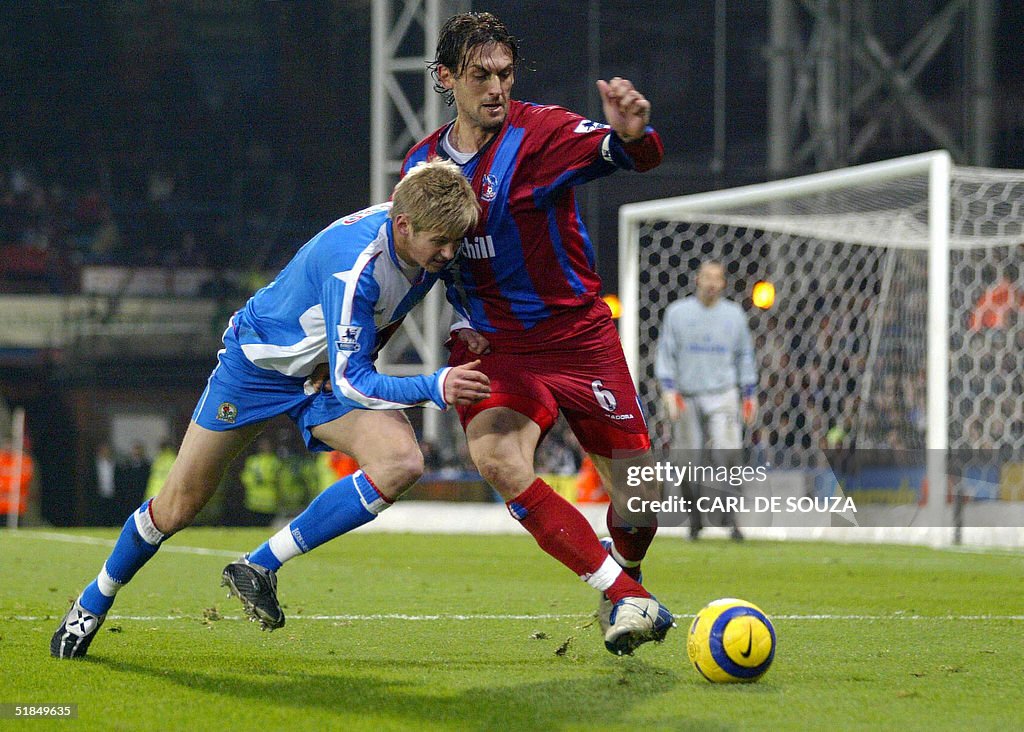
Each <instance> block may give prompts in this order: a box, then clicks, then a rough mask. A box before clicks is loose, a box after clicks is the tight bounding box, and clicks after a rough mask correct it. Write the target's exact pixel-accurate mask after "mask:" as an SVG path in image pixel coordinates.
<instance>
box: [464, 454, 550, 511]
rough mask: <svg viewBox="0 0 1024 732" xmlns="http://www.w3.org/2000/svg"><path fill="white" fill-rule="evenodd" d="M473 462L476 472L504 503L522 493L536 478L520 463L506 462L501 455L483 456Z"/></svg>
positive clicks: (515, 461)
mask: <svg viewBox="0 0 1024 732" xmlns="http://www.w3.org/2000/svg"><path fill="white" fill-rule="evenodd" d="M474 462H475V463H476V469H477V472H479V473H480V475H481V476H482V477H483V479H484V480H486V481H487V482H488V484H490V485H491V486H492V487H493V488H494V490H496V491H498V493H499V494H500V495H501V497H502V498H503V499H505V500H506V501H509V500H512V499H513V498H515V497H516V496H517V495H519V494H520V493H522V492H523V490H524V489H525V488H527V487H529V485H530V483H532V482H533V480H534V479H535V478H536V476H535V475H534V474H533V471H532V470H531V469H530V468H528V467H527V466H525V465H523V464H522V463H521V462H520V461H517V460H508V459H505V458H503V457H502V456H501V455H484V456H481V457H480V458H479V459H477V460H475V461H474Z"/></svg>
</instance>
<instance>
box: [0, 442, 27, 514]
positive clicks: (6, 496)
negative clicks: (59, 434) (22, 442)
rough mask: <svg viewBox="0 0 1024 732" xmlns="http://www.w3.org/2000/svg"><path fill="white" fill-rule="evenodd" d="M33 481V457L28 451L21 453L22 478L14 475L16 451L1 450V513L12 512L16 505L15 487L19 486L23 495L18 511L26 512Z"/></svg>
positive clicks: (19, 501)
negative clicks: (30, 485) (29, 488)
mask: <svg viewBox="0 0 1024 732" xmlns="http://www.w3.org/2000/svg"><path fill="white" fill-rule="evenodd" d="M31 482H32V458H31V457H29V455H28V453H22V454H21V476H20V479H18V478H16V476H15V475H14V453H13V452H11V451H10V450H0V514H6V513H10V511H11V508H13V506H14V490H13V489H14V487H15V486H18V489H19V492H20V493H21V497H20V498H19V499H18V513H19V514H24V513H25V509H26V508H27V507H28V486H29V483H31Z"/></svg>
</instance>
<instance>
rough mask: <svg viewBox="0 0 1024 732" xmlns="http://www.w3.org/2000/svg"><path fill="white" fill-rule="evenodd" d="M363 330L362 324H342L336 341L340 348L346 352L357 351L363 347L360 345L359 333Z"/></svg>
mask: <svg viewBox="0 0 1024 732" xmlns="http://www.w3.org/2000/svg"><path fill="white" fill-rule="evenodd" d="M362 332H363V329H362V327H361V326H358V325H345V324H344V323H342V324H340V325H339V326H338V340H336V341H335V344H336V345H337V346H338V350H339V351H342V352H344V353H356V352H357V351H358V350H359V349H360V348H361V346H360V345H359V334H360V333H362Z"/></svg>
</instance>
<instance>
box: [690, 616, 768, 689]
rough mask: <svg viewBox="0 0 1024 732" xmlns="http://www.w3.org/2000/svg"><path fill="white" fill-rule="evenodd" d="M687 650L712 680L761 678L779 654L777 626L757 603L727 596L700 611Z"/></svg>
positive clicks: (715, 681)
mask: <svg viewBox="0 0 1024 732" xmlns="http://www.w3.org/2000/svg"><path fill="white" fill-rule="evenodd" d="M686 651H687V653H688V654H689V656H690V660H691V661H693V665H694V666H695V667H696V668H697V671H699V672H700V675H701V676H703V677H704V678H705V679H707V680H708V681H711V682H713V683H718V684H721V683H732V682H751V681H757V680H758V679H759V678H761V677H762V676H764V673H765V671H767V670H768V667H769V666H771V665H772V659H774V658H775V628H774V627H772V621H771V620H769V619H768V616H767V615H765V614H764V612H763V611H762V610H761V608H759V607H757V605H754V604H753V603H749V602H747V601H746V600H737V599H736V598H734V597H726V598H723V599H721V600H715V601H714V602H710V603H708V604H707V605H706V606H705V607H704V608H703V609H702V610H701V611H700V612H699V613H697V617H695V618H694V619H693V623H692V624H691V625H690V633H689V635H688V636H687V638H686Z"/></svg>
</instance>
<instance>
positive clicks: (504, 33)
mask: <svg viewBox="0 0 1024 732" xmlns="http://www.w3.org/2000/svg"><path fill="white" fill-rule="evenodd" d="M517 61H518V42H517V40H516V39H515V38H514V37H512V35H511V34H510V33H509V32H508V29H507V28H506V26H505V25H504V23H502V22H501V21H500V20H499V19H498V18H496V17H495V16H493V15H491V14H490V13H463V14H459V15H455V16H453V17H452V18H450V19H449V20H448V21H447V23H446V24H445V25H444V27H443V28H442V30H441V34H440V37H439V39H438V44H437V53H436V55H435V60H434V63H433V65H432V66H433V69H434V74H435V79H436V82H437V83H436V85H435V88H436V89H437V91H439V92H442V93H443V94H444V95H445V96H446V99H447V101H448V102H449V103H452V102H454V104H455V107H456V111H457V116H456V119H455V120H454V121H453V122H452V123H450V124H447V125H445V126H443V127H441V128H440V129H439V130H437V131H435V132H434V133H432V134H431V135H429V136H427V137H426V138H425V139H423V140H422V141H421V142H419V143H418V144H417V145H416V146H415V147H413V148H412V150H411V151H410V152H409V154H408V156H407V158H406V160H405V164H404V166H403V172H407V171H408V170H409V169H411V167H412V166H414V165H416V164H417V163H419V162H421V161H423V160H426V159H429V158H430V157H432V156H434V155H437V156H440V157H445V158H450V159H451V160H453V161H455V162H456V163H458V164H459V165H460V166H461V167H462V171H463V173H464V174H465V175H466V177H467V178H469V179H470V181H471V182H472V185H473V189H474V190H475V191H476V193H477V198H478V201H479V203H480V206H481V209H482V214H481V216H480V220H479V223H478V225H477V227H476V229H475V230H473V231H471V232H470V233H469V234H468V235H467V236H466V238H465V240H464V241H463V244H462V247H461V249H460V253H459V256H458V257H457V258H456V261H455V262H454V263H453V264H452V265H451V266H450V267H449V268H448V269H447V270H446V271H445V272H444V273H443V274H442V277H443V278H444V280H445V283H446V285H447V293H448V299H449V301H450V302H451V303H452V305H453V306H454V308H455V310H456V312H457V313H458V314H459V315H460V316H461V319H460V322H458V323H457V324H456V325H455V326H453V328H452V330H453V335H454V337H453V339H452V341H451V358H450V361H449V363H450V364H452V365H455V364H462V363H466V362H468V361H473V360H475V359H478V358H479V359H480V360H481V364H480V366H479V368H480V370H481V371H483V372H484V373H486V374H487V375H488V376H489V377H490V380H491V396H490V397H489V398H487V399H484V400H482V401H480V402H477V403H476V404H473V405H470V406H467V407H465V408H460V409H459V417H460V419H461V421H462V425H463V428H464V429H465V431H466V437H467V440H468V443H469V452H470V456H471V457H472V459H473V462H474V463H475V464H476V467H477V469H478V470H479V471H480V473H481V475H483V476H484V478H486V479H487V481H488V482H489V483H490V484H491V485H492V486H494V488H495V489H496V490H497V491H498V492H499V493H500V494H501V495H502V497H503V498H504V499H505V501H506V503H507V505H508V508H509V511H510V512H511V514H512V516H513V517H514V518H516V519H518V520H519V521H520V523H521V524H522V525H523V527H524V528H526V529H527V531H529V532H530V533H531V534H532V535H533V536H534V538H535V539H536V540H537V543H538V544H540V546H541V548H542V549H544V550H545V551H546V552H548V553H549V554H551V555H552V556H554V557H555V558H556V559H558V560H559V561H561V562H562V563H563V564H565V565H566V566H567V567H569V568H570V569H571V570H573V571H574V572H575V573H576V574H577V575H579V576H580V577H581V578H583V579H584V580H585V581H587V582H588V583H589V584H590V585H592V586H593V587H595V588H596V589H597V590H599V591H600V592H601V593H602V608H601V612H600V614H599V617H600V619H601V625H602V630H603V631H604V633H605V638H604V639H605V645H606V646H607V648H608V650H610V651H611V652H613V653H617V654H622V653H632V651H633V649H634V648H635V647H636V646H638V645H640V644H641V643H644V642H646V641H649V640H661V639H663V638H664V636H665V634H666V633H667V632H668V629H669V628H671V627H672V625H673V621H672V615H671V613H669V612H668V610H667V609H666V608H664V607H663V606H662V605H660V604H659V603H658V602H657V600H655V599H654V598H652V597H651V596H650V594H649V593H648V592H647V591H646V590H645V589H644V587H643V586H642V585H641V584H640V560H642V559H643V557H644V555H645V554H646V552H647V548H648V547H649V545H650V543H651V540H652V539H653V537H654V534H655V531H656V521H655V520H654V516H653V515H652V514H650V513H647V514H646V515H645V516H643V517H641V520H637V515H636V513H631V512H630V511H627V510H626V509H627V506H626V504H627V499H628V498H629V496H627V495H626V493H625V486H622V487H621V489H620V490H612V491H611V492H612V494H613V495H612V499H613V500H612V504H611V505H610V506H609V510H608V528H609V531H610V533H611V539H610V540H605V541H604V542H603V543H602V542H601V541H600V540H599V539H598V538H597V535H596V534H595V533H594V531H593V529H592V528H591V527H590V525H589V523H588V522H587V521H586V519H585V518H584V517H583V516H582V515H581V514H580V513H579V511H577V510H576V509H575V508H574V507H573V506H572V505H571V504H569V503H568V502H566V501H565V500H564V499H563V498H561V497H560V496H559V495H558V494H557V493H555V492H554V491H553V490H552V489H551V487H550V486H548V485H547V484H546V483H545V482H544V481H543V480H541V479H540V478H539V477H537V474H536V472H535V471H534V452H535V450H536V448H537V445H538V444H539V442H540V440H541V439H543V436H544V435H545V433H546V432H547V431H548V430H549V429H550V428H551V426H552V424H553V423H554V422H555V420H556V419H557V418H558V413H559V411H561V412H562V413H563V414H564V415H565V417H566V420H567V421H568V423H569V425H570V426H571V427H572V429H573V432H574V433H575V434H576V436H577V438H578V439H579V441H580V444H581V445H582V446H583V447H584V449H585V450H586V451H587V452H588V453H589V454H590V456H591V457H592V459H593V460H594V464H595V465H596V467H597V468H598V471H599V472H600V473H601V475H602V478H603V479H604V483H605V485H606V486H608V487H610V488H611V487H612V482H613V481H612V475H613V473H615V474H618V475H624V474H625V473H624V472H621V473H620V471H619V470H618V469H615V470H613V466H614V467H616V468H620V467H623V466H622V464H621V463H620V462H619V461H624V462H625V463H627V466H634V465H635V466H641V465H645V464H647V463H648V462H649V453H650V438H649V436H648V432H647V424H646V421H645V419H644V415H643V413H642V411H641V408H640V404H639V401H638V399H637V395H636V391H635V389H634V386H633V382H632V379H631V378H630V374H629V370H628V368H627V366H626V361H625V358H624V356H623V353H622V347H621V345H620V343H619V339H618V334H617V332H616V330H615V327H614V325H613V323H612V320H611V314H610V311H609V309H608V307H607V305H605V303H604V302H603V301H602V299H601V297H600V288H601V281H600V278H599V277H598V276H597V273H596V272H595V271H594V251H593V247H592V245H591V242H590V239H589V237H588V235H587V231H586V228H585V227H584V225H583V222H582V220H581V219H580V214H579V210H578V209H577V206H576V199H575V195H574V192H573V188H574V186H576V185H579V184H582V183H586V182H587V181H589V180H593V179H595V178H599V177H601V176H605V175H608V174H610V173H613V172H615V171H616V170H619V169H620V168H624V169H627V170H637V171H645V170H649V169H651V168H653V167H655V166H656V165H658V163H660V162H661V158H662V145H661V140H660V138H659V137H658V134H657V133H656V132H655V131H654V130H653V129H652V128H651V127H649V126H648V122H649V120H650V110H651V105H650V103H649V102H648V101H647V99H645V98H644V97H643V95H642V94H640V92H638V91H637V90H636V89H634V88H633V85H632V84H631V83H630V82H629V81H627V80H625V79H621V78H613V79H612V80H611V81H608V82H606V81H598V82H597V86H598V89H599V91H600V93H601V98H602V103H603V107H604V113H605V117H606V120H607V124H600V123H596V122H593V121H590V120H587V119H585V118H583V117H581V116H579V115H577V114H574V113H573V112H570V111H568V110H566V109H563V108H560V107H555V106H540V105H535V104H528V103H525V102H520V101H515V100H513V99H511V98H510V93H511V89H512V84H513V82H514V80H515V66H516V62H517ZM615 463H619V465H617V466H616V465H615ZM648 497H653V496H648ZM632 510H633V511H636V509H632Z"/></svg>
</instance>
